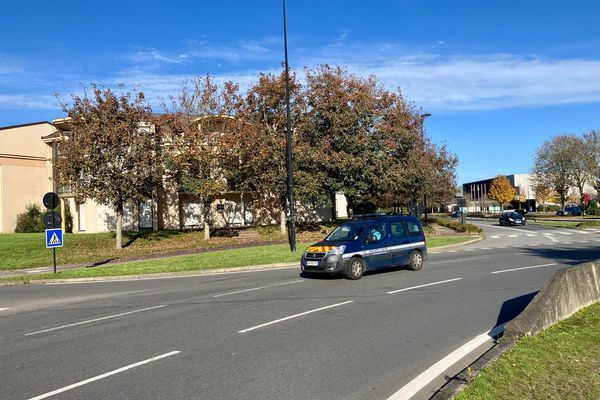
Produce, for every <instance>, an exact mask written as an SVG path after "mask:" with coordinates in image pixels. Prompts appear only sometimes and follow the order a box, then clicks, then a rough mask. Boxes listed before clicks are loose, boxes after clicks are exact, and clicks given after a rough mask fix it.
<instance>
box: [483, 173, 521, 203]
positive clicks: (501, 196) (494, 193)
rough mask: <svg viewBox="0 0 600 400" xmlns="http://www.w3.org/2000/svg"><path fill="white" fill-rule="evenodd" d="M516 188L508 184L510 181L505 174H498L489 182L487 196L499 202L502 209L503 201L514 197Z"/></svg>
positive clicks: (508, 200)
mask: <svg viewBox="0 0 600 400" xmlns="http://www.w3.org/2000/svg"><path fill="white" fill-rule="evenodd" d="M516 192H517V191H516V189H515V188H514V187H513V185H511V184H510V181H509V180H508V178H507V177H506V176H505V175H498V176H496V177H495V178H494V179H493V180H492V183H491V184H490V190H489V192H488V197H489V198H490V199H492V200H494V201H497V202H498V203H500V206H501V207H502V209H503V210H504V203H508V202H510V201H511V200H513V199H514V198H515V194H516Z"/></svg>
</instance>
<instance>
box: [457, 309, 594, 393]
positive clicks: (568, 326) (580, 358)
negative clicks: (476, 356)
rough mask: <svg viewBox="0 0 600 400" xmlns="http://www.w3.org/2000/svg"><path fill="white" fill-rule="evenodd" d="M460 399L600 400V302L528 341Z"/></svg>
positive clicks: (485, 373) (486, 370) (487, 370)
mask: <svg viewBox="0 0 600 400" xmlns="http://www.w3.org/2000/svg"><path fill="white" fill-rule="evenodd" d="M456 399H457V400H467V399H468V400H479V399H481V400H484V399H486V400H487V399H495V400H504V399H506V400H508V399H540V400H542V399H543V400H551V399H556V400H564V399H600V303H596V304H594V305H592V306H590V307H587V308H585V309H583V310H581V311H580V312H578V313H577V314H575V315H574V316H572V317H571V318H568V319H566V320H564V321H562V322H560V323H559V324H557V325H554V326H552V327H550V328H548V329H546V330H545V331H543V332H542V333H540V334H539V335H537V336H534V337H530V338H524V339H522V340H521V341H519V342H518V343H517V344H516V345H515V346H514V347H512V348H511V349H510V350H509V351H508V352H506V353H505V354H503V355H502V356H501V357H500V358H499V359H498V360H497V361H496V362H495V363H494V364H492V365H490V366H489V367H487V368H484V369H483V370H482V371H481V373H480V374H479V375H478V376H477V377H476V378H475V380H474V381H473V382H472V383H470V384H469V385H468V386H467V388H466V389H465V390H464V391H463V392H462V393H460V394H459V395H458V396H457V397H456Z"/></svg>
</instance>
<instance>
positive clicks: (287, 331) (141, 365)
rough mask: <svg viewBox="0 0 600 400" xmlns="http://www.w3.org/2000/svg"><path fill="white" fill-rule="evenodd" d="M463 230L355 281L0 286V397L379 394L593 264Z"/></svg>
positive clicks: (559, 247) (278, 278)
mask: <svg viewBox="0 0 600 400" xmlns="http://www.w3.org/2000/svg"><path fill="white" fill-rule="evenodd" d="M476 223H478V224H480V225H482V226H483V228H484V230H485V232H486V235H487V239H485V240H483V241H481V242H478V243H475V244H472V245H468V246H465V247H457V248H452V249H447V250H443V251H440V252H436V253H432V254H430V257H429V259H428V261H427V263H426V265H425V266H424V268H423V270H421V271H418V272H414V271H408V270H391V271H387V272H383V273H374V274H367V275H366V276H364V277H363V278H362V279H361V280H359V281H349V280H346V279H343V278H314V279H309V278H303V277H300V276H299V269H298V268H297V267H296V268H282V269H277V270H263V271H254V272H240V273H226V274H214V275H201V276H192V277H183V278H168V279H146V280H123V281H111V282H93V283H78V284H54V285H30V286H14V287H0V382H1V384H0V399H43V398H52V399H302V400H306V399H327V400H329V399H388V398H389V397H390V396H392V395H393V394H394V393H396V392H397V391H398V390H399V389H400V388H402V387H404V386H405V385H407V384H408V383H409V382H411V381H413V379H414V378H415V377H417V376H419V375H420V374H421V373H422V372H423V371H425V370H427V369H428V368H429V367H431V366H432V365H434V364H436V363H437V362H438V361H439V360H441V359H442V358H444V357H445V356H447V355H448V354H450V353H452V352H453V351H454V350H455V349H457V348H459V347H460V346H462V345H463V344H465V343H467V342H469V341H470V340H471V339H472V338H473V337H475V336H477V335H479V334H481V333H484V332H487V331H489V330H490V329H492V328H494V327H496V326H498V325H501V324H503V323H505V322H507V321H508V320H510V319H511V318H513V317H514V316H515V315H517V314H518V313H519V312H520V311H521V310H522V309H523V308H524V307H525V306H526V304H527V303H528V302H529V301H530V300H531V298H532V297H533V296H534V295H535V293H536V292H537V291H538V290H539V289H540V288H541V287H542V286H543V285H544V283H545V282H546V280H547V279H548V278H549V277H550V276H551V275H552V274H553V273H554V272H555V271H556V270H557V269H559V268H561V267H564V266H571V265H575V264H578V263H581V262H585V261H588V260H594V259H597V258H600V247H599V244H600V232H597V231H586V232H578V231H574V230H569V229H556V228H547V227H540V226H534V225H527V226H525V227H500V226H498V225H497V224H491V223H483V222H481V223H479V222H476ZM427 393H428V394H431V393H432V392H431V389H424V390H423V391H422V392H420V393H419V395H418V396H421V397H423V396H425V397H427V396H428V394H427ZM418 396H417V397H418ZM396 398H398V397H396Z"/></svg>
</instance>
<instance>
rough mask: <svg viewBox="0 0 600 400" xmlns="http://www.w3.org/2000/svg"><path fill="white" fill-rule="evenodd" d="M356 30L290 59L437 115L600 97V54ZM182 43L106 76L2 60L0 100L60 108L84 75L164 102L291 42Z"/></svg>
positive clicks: (276, 54) (236, 73) (259, 68)
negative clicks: (406, 42) (458, 45)
mask: <svg viewBox="0 0 600 400" xmlns="http://www.w3.org/2000/svg"><path fill="white" fill-rule="evenodd" d="M349 33H350V32H349V31H342V32H341V33H340V35H339V36H338V37H336V38H334V39H333V40H332V41H331V42H330V43H324V44H322V45H321V46H320V47H318V48H314V47H313V48H311V47H310V46H309V41H308V40H297V39H296V42H297V44H298V46H294V45H292V46H290V63H291V65H292V67H293V68H295V69H296V70H297V72H298V76H299V78H300V79H302V77H303V72H302V67H303V66H308V67H314V66H316V65H318V64H330V65H340V66H344V67H346V68H348V69H349V70H350V71H351V72H354V73H357V74H360V75H375V76H377V77H378V78H379V79H380V81H381V82H382V83H383V84H384V85H385V86H386V87H387V88H388V89H391V90H395V89H396V88H400V90H402V92H403V94H404V95H405V97H406V98H407V99H408V100H409V101H412V102H414V103H415V104H416V105H417V106H419V107H422V108H423V109H425V110H428V111H435V112H453V111H464V110H482V109H500V108H510V107H523V106H546V105H560V104H576V103H592V102H600V74H598V73H597V71H600V60H597V59H578V58H571V59H551V58H547V57H544V56H537V55H513V54H482V55H460V54H458V55H441V54H438V53H435V50H432V49H431V48H430V49H429V51H428V52H423V51H416V50H414V49H409V48H407V47H405V46H402V45H399V44H397V43H389V42H381V43H364V42H348V37H349V36H348V34H349ZM300 42H301V43H300ZM440 42H442V41H440ZM291 43H294V41H292V42H291ZM438 44H439V42H438ZM300 46H302V47H300ZM182 47H183V48H181V49H175V50H173V51H164V50H161V49H155V48H147V49H143V50H140V51H137V52H136V53H134V54H132V55H129V56H127V57H125V59H126V60H129V61H130V62H131V63H129V65H125V66H123V67H122V68H121V69H120V70H113V71H108V72H106V73H105V75H104V76H82V75H81V74H79V75H78V76H74V75H73V74H70V75H66V74H65V73H64V72H63V73H61V72H60V71H54V72H53V71H52V70H50V69H41V70H37V71H36V70H32V69H31V68H30V67H29V68H25V67H24V65H29V66H31V65H32V64H33V63H31V62H26V60H25V61H24V60H19V63H16V62H13V61H16V60H15V59H13V60H11V61H10V62H8V61H4V62H3V61H0V95H1V96H2V97H0V107H5V108H8V107H9V106H10V107H24V108H34V107H36V105H40V106H43V108H48V107H49V106H48V104H50V105H53V106H55V105H56V101H55V100H54V101H49V100H48V99H51V98H52V97H53V96H52V94H53V93H54V92H58V93H61V94H63V95H68V94H69V93H71V92H70V90H71V89H72V88H75V91H78V88H79V86H80V85H79V83H80V82H92V81H93V82H100V83H104V84H106V85H108V86H109V87H112V86H113V85H115V84H117V83H124V84H126V86H128V87H133V86H139V88H140V90H143V91H144V92H145V93H146V94H147V96H148V98H149V99H157V98H159V97H161V98H167V97H168V96H169V95H177V94H178V93H179V92H180V91H181V89H182V85H183V82H184V81H185V80H186V79H189V78H191V77H193V76H194V75H195V74H205V73H210V74H211V75H213V76H214V77H215V79H216V80H217V82H224V81H226V80H232V81H234V82H237V83H239V84H240V86H241V87H242V88H243V89H244V88H247V87H248V86H249V85H250V83H251V82H255V81H256V80H257V79H258V75H259V73H260V72H274V73H278V72H279V71H281V66H280V63H281V59H282V58H283V48H282V42H281V38H279V37H266V38H262V39H258V40H245V41H237V42H234V43H232V44H230V45H214V44H209V43H207V42H205V41H190V42H186V43H183V44H182ZM5 60H8V58H5ZM121 60H123V58H122V57H121ZM207 61H210V64H208V65H212V67H210V66H207V64H206V62H207ZM265 66H267V67H266V68H265ZM269 66H270V67H269ZM211 68H213V69H212V70H211ZM174 71H175V72H174ZM222 71H225V72H222ZM24 78H26V79H24ZM36 93H38V94H36ZM152 101H153V103H156V104H157V103H158V101H156V102H155V101H154V100H152ZM11 102H12V103H11Z"/></svg>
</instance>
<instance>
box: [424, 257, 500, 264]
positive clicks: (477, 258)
mask: <svg viewBox="0 0 600 400" xmlns="http://www.w3.org/2000/svg"><path fill="white" fill-rule="evenodd" d="M485 258H489V257H471V258H457V259H456V260H446V261H434V262H430V263H429V264H447V263H451V262H459V261H471V260H483V259H485Z"/></svg>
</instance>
